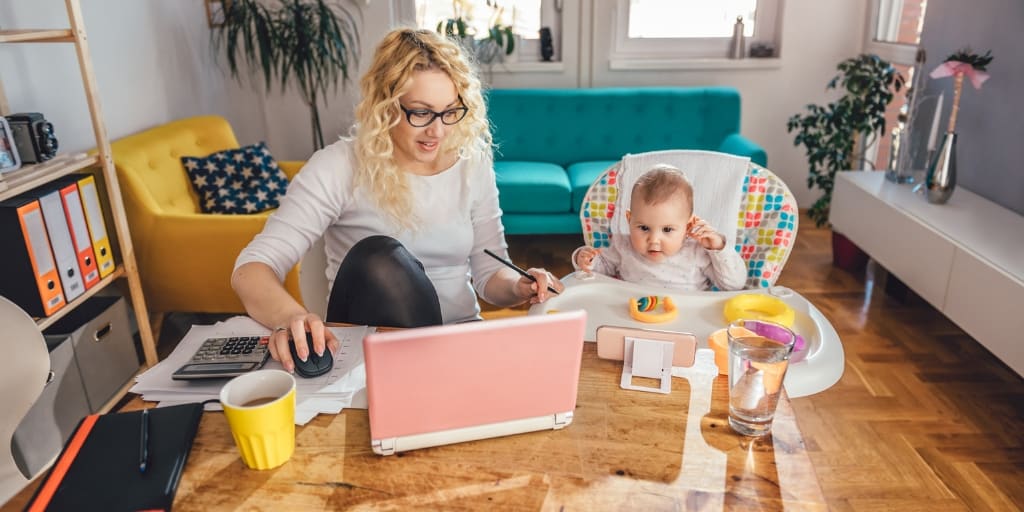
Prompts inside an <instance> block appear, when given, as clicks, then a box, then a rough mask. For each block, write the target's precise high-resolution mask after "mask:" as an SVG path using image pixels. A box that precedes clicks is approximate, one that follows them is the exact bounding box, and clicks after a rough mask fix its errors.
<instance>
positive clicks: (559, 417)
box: [554, 411, 572, 430]
mask: <svg viewBox="0 0 1024 512" xmlns="http://www.w3.org/2000/svg"><path fill="white" fill-rule="evenodd" d="M570 423H572V411H569V412H560V413H557V414H555V427H554V429H555V430H558V429H560V428H563V427H565V426H566V425H568V424H570Z"/></svg>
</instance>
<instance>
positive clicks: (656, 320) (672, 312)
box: [629, 295, 679, 324]
mask: <svg viewBox="0 0 1024 512" xmlns="http://www.w3.org/2000/svg"><path fill="white" fill-rule="evenodd" d="M659 304H660V305H661V313H652V311H654V310H655V309H656V308H657V307H658V305H659ZM678 314H679V310H677V309H676V305H675V303H673V302H672V297H669V296H668V295H666V296H664V297H658V296H657V295H648V296H646V297H632V298H630V299H629V316H631V317H633V320H636V321H638V322H646V323H649V324H660V323H664V322H669V321H672V320H674V319H675V318H676V315H678Z"/></svg>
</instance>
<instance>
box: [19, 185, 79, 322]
mask: <svg viewBox="0 0 1024 512" xmlns="http://www.w3.org/2000/svg"><path fill="white" fill-rule="evenodd" d="M24 195H25V197H31V198H33V199H36V200H38V201H39V209H40V210H42V212H43V222H45V223H46V233H47V234H48V235H50V248H51V249H52V250H53V258H54V260H56V262H57V272H58V274H59V275H60V284H61V288H62V289H63V290H64V300H66V301H68V302H71V301H73V300H75V299H76V298H78V297H80V296H81V295H82V294H83V293H85V283H83V282H82V274H81V269H79V268H78V258H77V257H76V256H75V248H74V245H73V243H72V242H71V232H70V230H69V229H68V219H67V217H66V216H65V215H64V205H63V204H62V203H63V202H62V201H61V199H60V192H58V191H57V189H56V188H53V187H50V186H47V187H42V188H37V189H35V190H32V191H30V192H28V193H26V194H24Z"/></svg>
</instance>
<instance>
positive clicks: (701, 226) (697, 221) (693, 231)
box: [687, 215, 725, 251]
mask: <svg viewBox="0 0 1024 512" xmlns="http://www.w3.org/2000/svg"><path fill="white" fill-rule="evenodd" d="M687 236H689V237H690V238H693V239H696V240H697V241H698V242H700V245H701V247H703V248H705V249H707V250H709V251H720V250H722V248H724V247H725V237H724V236H722V235H721V233H719V232H717V231H715V230H714V228H712V227H711V226H710V225H708V223H707V221H706V220H704V219H702V218H700V217H698V216H696V215H694V216H693V220H692V221H691V222H690V230H689V232H688V233H687Z"/></svg>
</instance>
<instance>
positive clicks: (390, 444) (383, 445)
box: [373, 437, 395, 455]
mask: <svg viewBox="0 0 1024 512" xmlns="http://www.w3.org/2000/svg"><path fill="white" fill-rule="evenodd" d="M373 451H374V453H376V454H378V455H394V454H395V438H394V437H391V438H388V439H374V440H373Z"/></svg>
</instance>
